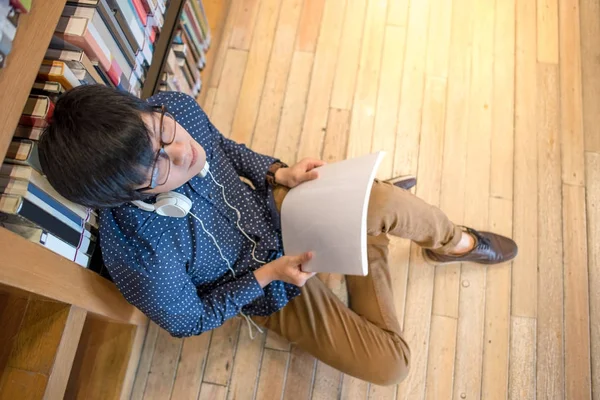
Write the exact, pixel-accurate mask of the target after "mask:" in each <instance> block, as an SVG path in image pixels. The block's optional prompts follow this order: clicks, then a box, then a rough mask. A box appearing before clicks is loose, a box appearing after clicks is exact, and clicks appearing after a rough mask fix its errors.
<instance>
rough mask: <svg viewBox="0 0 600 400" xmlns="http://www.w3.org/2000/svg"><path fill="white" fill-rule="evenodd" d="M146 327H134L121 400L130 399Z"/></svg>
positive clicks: (146, 330)
mask: <svg viewBox="0 0 600 400" xmlns="http://www.w3.org/2000/svg"><path fill="white" fill-rule="evenodd" d="M148 325H149V324H146V325H138V326H136V327H134V329H135V335H134V338H133V342H132V343H131V352H130V356H129V361H128V364H127V368H126V372H125V377H124V378H123V389H122V390H121V400H130V399H132V396H131V395H132V392H133V385H134V382H135V380H136V374H137V371H138V367H139V365H140V360H141V358H142V351H143V346H144V342H145V338H146V333H147V332H148Z"/></svg>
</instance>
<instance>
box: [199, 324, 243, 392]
mask: <svg viewBox="0 0 600 400" xmlns="http://www.w3.org/2000/svg"><path fill="white" fill-rule="evenodd" d="M240 322H241V321H240V318H232V319H229V320H227V321H225V323H224V324H223V325H222V326H220V327H219V328H217V329H215V330H213V331H212V340H211V343H210V349H209V351H208V358H207V360H206V369H205V370H204V382H208V383H214V384H217V385H223V386H227V384H228V382H229V376H230V375H231V370H232V369H233V357H234V355H235V351H236V343H237V341H238V335H239V333H240Z"/></svg>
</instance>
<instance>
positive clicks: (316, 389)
mask: <svg viewBox="0 0 600 400" xmlns="http://www.w3.org/2000/svg"><path fill="white" fill-rule="evenodd" d="M341 379H342V373H341V372H339V371H338V370H336V369H334V368H333V367H330V366H329V365H327V364H324V363H322V362H321V361H317V370H316V372H315V380H314V386H313V391H312V396H311V399H314V400H329V399H335V398H338V397H339V393H340V384H341Z"/></svg>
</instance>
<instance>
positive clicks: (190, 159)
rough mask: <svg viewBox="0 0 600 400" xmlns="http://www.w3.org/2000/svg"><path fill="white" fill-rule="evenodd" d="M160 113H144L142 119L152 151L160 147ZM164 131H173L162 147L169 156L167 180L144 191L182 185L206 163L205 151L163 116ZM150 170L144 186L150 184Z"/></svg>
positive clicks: (179, 126) (163, 191)
mask: <svg viewBox="0 0 600 400" xmlns="http://www.w3.org/2000/svg"><path fill="white" fill-rule="evenodd" d="M160 118H161V114H160V113H152V114H144V115H142V119H143V120H144V123H145V124H146V126H148V130H149V132H151V140H152V145H153V147H154V151H155V152H158V151H159V149H160V137H161V132H160ZM163 129H164V133H165V134H166V135H167V136H168V135H169V134H171V135H172V134H173V133H174V135H175V136H174V139H173V143H171V144H169V145H165V147H164V149H165V152H166V153H167V155H168V156H169V160H170V161H169V163H170V170H169V175H168V178H167V181H166V182H165V184H163V185H159V186H157V187H155V188H154V189H152V190H148V191H146V193H165V192H169V191H171V190H173V189H176V188H178V187H179V186H181V185H183V184H184V183H186V182H187V181H189V180H190V179H192V178H193V177H194V176H196V175H198V174H199V173H200V171H202V168H203V167H204V164H205V163H206V152H205V151H204V149H203V148H202V146H200V144H199V143H198V142H196V141H195V140H194V138H192V136H191V135H190V134H189V133H188V132H187V131H186V130H185V129H184V128H183V127H182V126H181V125H179V124H178V123H177V121H175V120H174V119H172V118H170V117H168V116H165V118H164V119H163ZM150 179H151V171H148V181H147V182H146V183H145V185H144V186H147V185H149V184H150Z"/></svg>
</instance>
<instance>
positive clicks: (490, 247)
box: [423, 228, 518, 265]
mask: <svg viewBox="0 0 600 400" xmlns="http://www.w3.org/2000/svg"><path fill="white" fill-rule="evenodd" d="M465 230H466V232H467V233H468V234H470V235H471V236H473V239H475V246H474V247H473V249H472V250H471V251H469V252H468V253H466V254H463V255H460V256H454V255H449V254H439V253H436V252H434V251H432V250H429V249H423V257H425V260H427V261H428V262H429V263H431V264H435V265H440V264H453V263H463V262H473V263H477V264H486V265H491V264H501V263H504V262H508V261H511V260H512V259H514V258H515V257H516V256H517V253H518V247H517V244H516V243H515V242H514V241H513V240H512V239H509V238H507V237H505V236H501V235H498V234H495V233H491V232H478V231H476V230H475V229H471V228H465Z"/></svg>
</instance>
